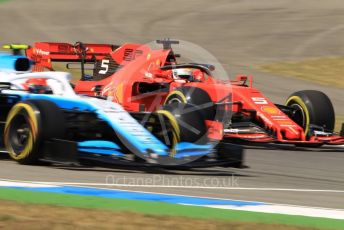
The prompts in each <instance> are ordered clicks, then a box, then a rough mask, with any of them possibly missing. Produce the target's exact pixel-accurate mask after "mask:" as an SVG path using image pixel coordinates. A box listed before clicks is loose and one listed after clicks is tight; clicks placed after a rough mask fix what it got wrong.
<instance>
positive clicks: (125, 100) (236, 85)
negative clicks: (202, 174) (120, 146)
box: [26, 42, 344, 144]
mask: <svg viewBox="0 0 344 230" xmlns="http://www.w3.org/2000/svg"><path fill="white" fill-rule="evenodd" d="M84 45H85V47H87V50H86V53H85V54H86V55H85V60H86V61H92V60H94V59H96V60H102V59H104V58H105V57H106V56H107V55H110V56H111V58H112V59H113V60H115V62H116V63H118V64H119V65H121V69H120V70H119V71H117V72H116V73H114V74H112V75H111V76H109V77H107V78H105V79H103V80H98V81H81V80H80V81H78V82H76V84H75V85H76V87H75V91H76V92H77V93H79V94H87V95H91V96H94V95H97V96H111V97H113V101H114V102H117V103H120V104H121V105H122V106H123V107H124V108H125V109H126V110H128V111H139V110H140V108H141V109H142V106H140V105H144V110H145V111H155V110H157V109H158V108H159V107H160V106H161V105H162V104H163V103H164V101H165V99H166V97H167V95H168V93H169V92H171V91H173V90H174V89H175V88H176V87H180V86H195V87H199V88H201V89H203V90H205V91H206V92H208V94H209V95H210V97H211V99H212V100H213V101H214V102H218V101H219V100H221V99H222V98H224V97H225V96H227V95H229V94H231V95H232V101H233V102H239V103H235V104H234V105H233V106H232V108H228V107H229V106H226V107H227V109H232V110H233V111H234V112H241V113H242V114H246V115H247V116H249V115H250V114H251V116H252V113H250V111H248V110H254V111H256V113H255V115H254V116H255V120H256V121H258V122H260V124H261V126H262V128H263V129H265V130H268V131H269V132H268V133H273V134H274V135H270V134H268V133H264V134H262V133H259V134H257V133H248V134H235V133H224V135H222V134H223V133H222V131H223V130H222V129H219V127H222V124H221V125H220V126H219V124H216V123H218V122H215V121H208V122H207V124H208V125H209V127H211V128H212V129H211V130H212V131H211V132H209V133H210V134H209V136H210V137H212V138H214V139H218V138H220V137H222V136H224V137H226V138H240V139H244V140H249V141H254V142H280V143H329V144H342V143H344V138H343V137H339V136H336V135H333V136H331V137H327V138H323V137H311V138H310V140H306V136H305V133H304V130H303V128H302V127H300V126H299V125H298V124H296V123H295V122H294V121H293V120H291V119H290V118H289V117H288V116H287V115H286V114H284V113H283V112H282V111H281V110H279V109H278V108H277V107H276V106H275V104H274V103H272V102H271V101H270V100H269V99H268V98H267V97H265V96H264V95H263V94H262V93H261V92H260V91H259V90H257V89H255V88H254V87H253V86H252V85H253V83H252V82H253V80H252V77H247V76H238V77H237V79H236V80H235V81H231V82H225V81H219V80H216V79H215V78H214V77H213V76H207V77H206V78H204V76H203V75H204V74H202V72H201V73H199V72H197V71H196V72H194V76H195V78H197V79H198V80H200V81H201V82H188V81H186V80H175V79H173V77H172V71H171V70H161V69H160V67H162V66H165V65H168V64H171V63H170V62H167V57H168V56H169V55H171V53H172V50H170V49H167V50H164V49H158V50H151V49H150V48H149V47H148V46H145V45H141V44H124V45H122V46H119V47H118V48H116V49H115V50H113V46H112V45H108V44H84ZM128 50H132V52H131V53H130V55H128V53H126V52H127V51H128ZM26 54H27V56H28V57H29V58H30V59H32V60H34V61H35V66H34V70H35V71H42V70H43V69H44V68H48V69H50V70H52V66H51V62H53V61H69V62H71V61H80V58H81V56H80V54H81V49H80V46H79V47H78V46H77V47H75V46H73V45H71V44H68V43H47V42H38V43H35V45H34V47H33V48H30V49H28V50H27V53H26ZM172 54H173V53H172ZM92 58H93V59H92ZM107 58H108V57H107ZM246 81H248V85H245V84H243V82H246ZM142 83H145V84H147V85H152V84H155V83H160V84H168V85H169V91H168V92H153V93H141V92H139V87H138V85H139V84H142ZM95 87H98V88H99V87H100V89H101V90H100V91H99V92H95V91H94V89H95ZM214 130H215V131H214ZM216 130H217V131H216Z"/></svg>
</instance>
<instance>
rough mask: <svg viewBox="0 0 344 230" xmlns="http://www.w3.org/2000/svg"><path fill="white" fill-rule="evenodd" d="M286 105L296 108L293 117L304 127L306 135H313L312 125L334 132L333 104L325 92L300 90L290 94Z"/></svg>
mask: <svg viewBox="0 0 344 230" xmlns="http://www.w3.org/2000/svg"><path fill="white" fill-rule="evenodd" d="M286 106H288V107H291V108H293V109H295V112H294V113H293V114H292V115H290V116H291V118H292V119H293V120H294V121H295V122H296V123H297V124H298V125H300V126H301V127H303V129H304V131H305V134H306V137H307V138H309V137H310V136H311V135H312V130H311V125H315V126H319V127H321V128H324V130H325V131H327V132H333V129H334V125H335V114H334V109H333V105H332V103H331V101H330V99H329V98H328V96H326V94H324V93H323V92H320V91H316V90H303V91H298V92H295V93H293V94H291V95H290V96H289V98H288V99H287V102H286Z"/></svg>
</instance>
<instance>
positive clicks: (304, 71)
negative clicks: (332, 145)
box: [258, 57, 344, 132]
mask: <svg viewBox="0 0 344 230" xmlns="http://www.w3.org/2000/svg"><path fill="white" fill-rule="evenodd" d="M258 69H259V70H262V71H264V72H268V73H272V74H277V75H281V76H286V77H294V78H299V79H303V80H306V81H311V82H315V83H318V84H320V85H326V86H332V87H337V88H343V89H344V57H325V58H315V59H307V60H301V61H285V62H275V63H270V64H265V65H260V66H258ZM343 95H344V92H343ZM343 122H344V115H343V114H339V115H338V116H337V117H336V128H335V130H336V131H337V132H339V131H340V129H341V127H342V123H343Z"/></svg>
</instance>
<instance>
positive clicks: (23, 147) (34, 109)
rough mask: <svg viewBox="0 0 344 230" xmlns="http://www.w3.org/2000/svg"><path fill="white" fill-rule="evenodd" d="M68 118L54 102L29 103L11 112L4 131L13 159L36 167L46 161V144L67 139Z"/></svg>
mask: <svg viewBox="0 0 344 230" xmlns="http://www.w3.org/2000/svg"><path fill="white" fill-rule="evenodd" d="M64 127H65V124H64V115H63V112H62V111H61V110H60V109H59V107H58V106H57V105H56V104H54V103H53V102H50V101H45V100H27V101H24V102H19V103H17V104H16V105H14V106H13V107H12V109H11V110H10V112H9V114H8V116H7V119H6V124H5V129H4V144H5V148H6V149H7V151H8V153H9V155H10V157H11V158H12V159H14V160H15V161H17V162H19V163H21V164H35V163H38V161H39V159H40V158H42V152H41V150H42V149H41V147H42V144H43V141H44V140H47V139H50V138H63V136H64Z"/></svg>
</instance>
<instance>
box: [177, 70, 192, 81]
mask: <svg viewBox="0 0 344 230" xmlns="http://www.w3.org/2000/svg"><path fill="white" fill-rule="evenodd" d="M192 71H193V69H191V68H180V69H174V70H173V71H172V73H173V78H174V79H185V80H191V79H192V78H193V75H192Z"/></svg>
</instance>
